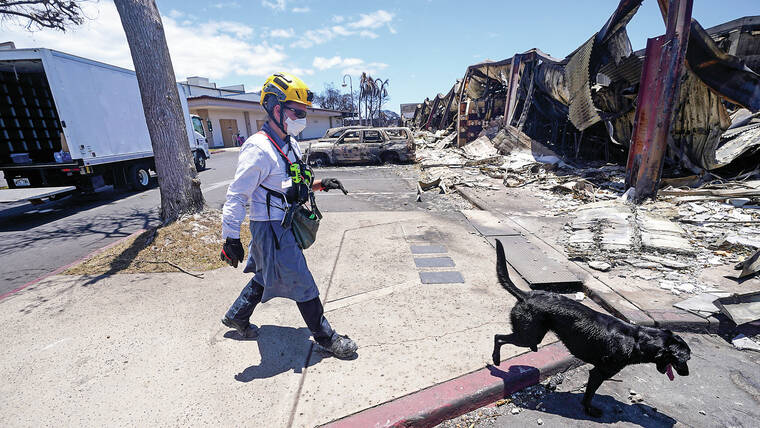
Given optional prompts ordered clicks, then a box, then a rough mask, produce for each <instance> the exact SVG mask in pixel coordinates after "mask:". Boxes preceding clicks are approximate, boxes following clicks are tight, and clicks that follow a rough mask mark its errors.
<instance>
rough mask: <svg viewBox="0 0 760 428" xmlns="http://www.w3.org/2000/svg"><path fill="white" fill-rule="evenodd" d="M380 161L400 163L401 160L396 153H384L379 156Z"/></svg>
mask: <svg viewBox="0 0 760 428" xmlns="http://www.w3.org/2000/svg"><path fill="white" fill-rule="evenodd" d="M380 160H381V161H382V162H383V163H400V162H401V158H399V156H398V153H394V152H385V153H383V154H382V155H380Z"/></svg>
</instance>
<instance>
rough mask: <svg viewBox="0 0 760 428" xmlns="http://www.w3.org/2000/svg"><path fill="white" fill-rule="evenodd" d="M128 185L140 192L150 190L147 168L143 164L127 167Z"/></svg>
mask: <svg viewBox="0 0 760 428" xmlns="http://www.w3.org/2000/svg"><path fill="white" fill-rule="evenodd" d="M127 177H128V178H129V185H130V186H131V187H132V189H134V190H138V191H142V190H147V189H148V188H150V184H151V179H150V171H149V170H148V167H147V166H146V165H143V164H135V165H132V166H130V167H129V173H128V175H127Z"/></svg>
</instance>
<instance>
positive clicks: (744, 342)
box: [731, 334, 760, 352]
mask: <svg viewBox="0 0 760 428" xmlns="http://www.w3.org/2000/svg"><path fill="white" fill-rule="evenodd" d="M731 344H732V345H734V347H735V348H736V349H739V350H744V349H748V350H751V351H757V352H760V343H757V342H755V341H754V340H752V339H751V338H749V337H747V336H745V335H743V334H739V335H737V336H736V337H734V338H733V339H731Z"/></svg>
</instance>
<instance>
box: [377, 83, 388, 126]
mask: <svg viewBox="0 0 760 428" xmlns="http://www.w3.org/2000/svg"><path fill="white" fill-rule="evenodd" d="M375 87H376V96H377V116H378V118H379V119H380V121H381V123H382V124H384V123H383V122H384V121H385V117H384V115H383V113H382V112H383V103H384V102H385V101H384V100H385V98H388V79H385V81H383V80H382V79H377V80H375Z"/></svg>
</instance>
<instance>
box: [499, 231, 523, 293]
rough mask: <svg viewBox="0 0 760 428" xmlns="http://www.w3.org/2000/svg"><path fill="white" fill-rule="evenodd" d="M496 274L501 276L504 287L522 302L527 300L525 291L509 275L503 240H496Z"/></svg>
mask: <svg viewBox="0 0 760 428" xmlns="http://www.w3.org/2000/svg"><path fill="white" fill-rule="evenodd" d="M496 276H497V277H498V278H499V283H500V284H501V286H502V287H504V289H506V290H507V291H509V293H510V294H511V295H513V296H515V297H516V298H517V300H518V301H520V302H522V301H524V300H525V293H524V292H523V291H522V290H520V289H519V288H517V286H516V285H515V283H514V282H512V279H511V278H510V277H509V271H508V270H507V258H506V257H505V256H504V246H503V245H501V241H499V240H498V239H497V240H496Z"/></svg>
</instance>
